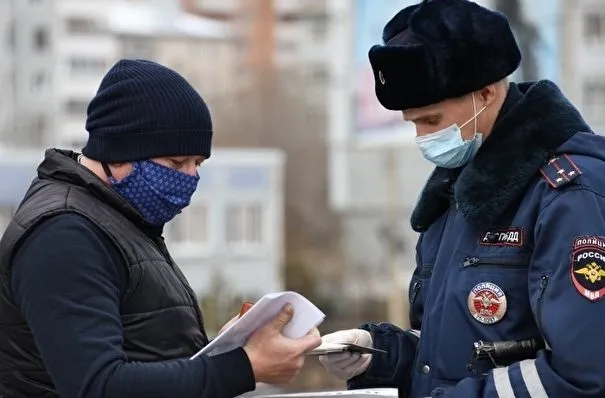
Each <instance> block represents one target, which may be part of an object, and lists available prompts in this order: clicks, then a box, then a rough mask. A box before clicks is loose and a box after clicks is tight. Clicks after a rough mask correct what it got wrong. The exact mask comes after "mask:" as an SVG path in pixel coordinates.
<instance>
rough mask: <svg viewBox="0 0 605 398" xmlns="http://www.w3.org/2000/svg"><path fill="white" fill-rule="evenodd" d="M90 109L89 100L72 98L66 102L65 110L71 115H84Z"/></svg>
mask: <svg viewBox="0 0 605 398" xmlns="http://www.w3.org/2000/svg"><path fill="white" fill-rule="evenodd" d="M87 109H88V101H83V100H77V99H70V100H68V101H67V102H66V103H65V111H66V112H67V113H69V114H70V115H71V116H83V115H85V114H86V111H87Z"/></svg>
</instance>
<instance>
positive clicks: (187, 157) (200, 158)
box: [165, 155, 206, 162]
mask: <svg viewBox="0 0 605 398" xmlns="http://www.w3.org/2000/svg"><path fill="white" fill-rule="evenodd" d="M165 159H172V160H177V161H179V162H185V161H187V160H195V161H198V162H203V161H204V160H206V158H205V157H204V156H201V155H184V156H166V157H165Z"/></svg>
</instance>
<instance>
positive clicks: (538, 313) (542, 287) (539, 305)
mask: <svg viewBox="0 0 605 398" xmlns="http://www.w3.org/2000/svg"><path fill="white" fill-rule="evenodd" d="M549 280H550V277H549V276H548V275H542V276H541V277H540V292H539V293H538V302H537V303H536V318H537V319H536V321H537V323H538V329H540V332H542V298H543V297H544V293H545V292H546V289H547V288H548V282H549Z"/></svg>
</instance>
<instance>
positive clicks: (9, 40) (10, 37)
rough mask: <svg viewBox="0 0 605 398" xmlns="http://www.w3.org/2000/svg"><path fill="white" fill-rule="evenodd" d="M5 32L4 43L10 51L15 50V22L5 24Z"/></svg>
mask: <svg viewBox="0 0 605 398" xmlns="http://www.w3.org/2000/svg"><path fill="white" fill-rule="evenodd" d="M6 30H7V32H6V45H7V47H8V48H9V49H10V50H11V52H12V51H14V50H15V46H16V43H15V41H16V40H15V23H14V22H10V24H9V25H8V26H7V28H6Z"/></svg>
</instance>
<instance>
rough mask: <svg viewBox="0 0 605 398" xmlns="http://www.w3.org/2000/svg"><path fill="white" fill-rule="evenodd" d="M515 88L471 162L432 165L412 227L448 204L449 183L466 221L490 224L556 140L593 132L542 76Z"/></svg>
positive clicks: (543, 160) (519, 192) (547, 155)
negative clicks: (513, 101)
mask: <svg viewBox="0 0 605 398" xmlns="http://www.w3.org/2000/svg"><path fill="white" fill-rule="evenodd" d="M518 88H519V90H520V91H521V93H522V97H521V99H520V100H519V101H518V102H517V103H516V104H514V105H513V106H512V108H511V109H510V110H508V112H507V113H506V114H505V115H501V116H500V118H499V121H498V122H497V123H496V125H495V126H494V129H493V130H492V132H491V134H490V135H489V137H488V139H486V140H485V143H484V144H483V145H482V146H481V149H480V150H479V152H478V153H477V155H476V156H475V158H474V159H473V160H472V162H471V163H469V164H468V165H467V166H466V167H464V168H463V169H462V170H460V169H454V170H448V169H443V168H440V167H437V168H436V169H435V170H434V171H433V173H432V174H431V176H430V177H429V180H428V181H427V183H426V186H425V188H424V189H423V191H422V193H421V195H420V198H419V201H418V204H417V205H416V208H415V209H414V211H413V212H412V217H411V223H412V228H413V229H414V230H415V231H417V232H422V231H425V230H426V229H427V228H428V227H429V226H430V225H431V224H432V223H433V222H434V221H435V220H436V219H437V218H439V217H440V216H441V215H442V214H443V213H444V212H445V211H446V210H447V209H448V207H449V205H450V199H451V197H450V194H449V192H450V190H451V188H452V184H453V190H454V198H455V201H456V205H457V206H458V210H459V211H460V212H461V213H462V215H463V216H464V217H465V218H466V219H467V220H468V222H469V223H471V224H473V225H475V226H478V227H487V226H490V225H491V224H492V223H494V222H495V221H497V219H498V218H499V217H500V216H501V215H502V214H503V213H504V212H505V211H506V210H507V208H508V207H509V206H511V205H512V204H513V202H514V201H515V200H517V199H519V198H520V197H521V195H523V193H524V192H525V190H526V189H527V186H528V185H529V184H530V183H531V181H532V180H533V179H534V178H535V176H536V173H538V172H539V170H540V168H541V167H542V166H543V165H544V164H545V163H546V162H547V161H548V160H549V159H550V158H551V157H552V156H553V155H554V154H555V152H556V150H557V148H558V147H559V146H561V145H562V144H563V143H564V142H565V141H567V140H568V139H569V138H570V137H571V136H573V135H574V134H575V133H577V132H580V131H583V132H592V131H591V129H590V127H588V125H587V124H586V123H585V122H584V120H583V119H582V116H581V115H580V113H579V112H578V111H577V110H576V108H574V106H573V105H572V104H571V103H570V102H569V101H568V100H567V98H565V96H564V95H563V93H562V92H561V91H560V90H559V88H558V87H557V86H556V85H555V84H554V83H552V82H550V81H548V80H542V81H539V82H528V83H521V84H519V85H518ZM501 112H502V111H501Z"/></svg>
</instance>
